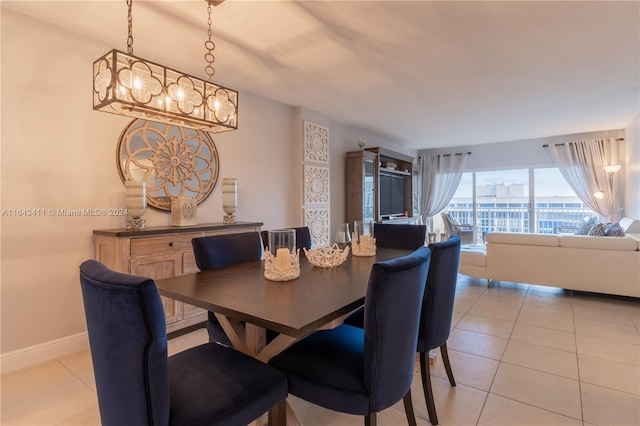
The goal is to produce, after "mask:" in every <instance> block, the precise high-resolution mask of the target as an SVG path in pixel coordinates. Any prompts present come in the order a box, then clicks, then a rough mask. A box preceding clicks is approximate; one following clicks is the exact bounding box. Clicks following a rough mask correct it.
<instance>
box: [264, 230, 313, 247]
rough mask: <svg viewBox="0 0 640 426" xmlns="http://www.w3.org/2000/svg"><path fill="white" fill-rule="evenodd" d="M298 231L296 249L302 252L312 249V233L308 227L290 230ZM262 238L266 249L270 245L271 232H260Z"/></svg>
mask: <svg viewBox="0 0 640 426" xmlns="http://www.w3.org/2000/svg"><path fill="white" fill-rule="evenodd" d="M289 229H293V230H295V231H296V248H297V249H300V250H302V248H303V247H304V248H306V249H307V250H309V249H310V248H311V231H309V227H308V226H300V227H297V228H289ZM260 237H261V238H262V244H263V246H264V248H267V246H268V245H269V231H268V230H267V231H260Z"/></svg>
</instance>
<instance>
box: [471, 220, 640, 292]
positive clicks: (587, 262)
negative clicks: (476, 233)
mask: <svg viewBox="0 0 640 426" xmlns="http://www.w3.org/2000/svg"><path fill="white" fill-rule="evenodd" d="M620 225H621V227H622V228H623V230H625V234H626V235H625V236H624V237H595V236H586V235H573V234H558V235H548V234H521V233H501V232H495V233H489V234H487V237H486V241H487V243H486V245H485V246H484V247H464V248H463V251H462V254H461V257H460V268H459V271H460V273H462V274H465V275H469V276H473V277H479V278H486V279H488V280H498V281H500V280H502V281H513V282H520V283H527V284H537V285H545V286H552V287H561V288H565V289H571V290H581V291H588V292H595V293H605V294H614V295H620V296H632V297H640V221H638V220H633V219H628V218H625V219H623V220H622V221H620Z"/></svg>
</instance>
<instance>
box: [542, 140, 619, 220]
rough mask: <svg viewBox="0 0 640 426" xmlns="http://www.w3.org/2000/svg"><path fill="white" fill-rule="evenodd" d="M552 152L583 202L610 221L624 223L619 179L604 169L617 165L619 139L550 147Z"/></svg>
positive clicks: (563, 174)
mask: <svg viewBox="0 0 640 426" xmlns="http://www.w3.org/2000/svg"><path fill="white" fill-rule="evenodd" d="M549 150H550V152H551V156H552V157H553V159H554V161H555V162H556V164H557V165H558V168H559V169H560V173H562V176H564V178H565V179H566V180H567V182H568V183H569V186H571V188H572V189H573V190H574V191H575V193H576V195H578V197H579V198H580V199H581V200H582V202H583V203H585V204H586V205H587V206H589V208H590V209H591V210H593V211H595V212H597V213H598V214H599V215H600V216H602V217H604V218H605V220H606V221H608V222H617V221H618V220H620V211H621V210H622V209H620V208H619V207H618V206H619V203H618V200H617V197H616V195H615V191H614V177H615V176H614V175H613V174H610V173H607V172H605V170H604V166H607V165H610V164H614V163H615V160H616V155H615V154H616V153H617V145H616V141H615V140H609V139H607V140H604V139H591V140H585V141H574V142H570V143H565V144H557V145H550V146H549ZM611 161H613V162H611ZM596 194H598V195H599V196H596Z"/></svg>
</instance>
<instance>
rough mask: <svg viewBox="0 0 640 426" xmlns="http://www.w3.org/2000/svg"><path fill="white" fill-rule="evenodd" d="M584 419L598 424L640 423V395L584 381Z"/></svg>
mask: <svg viewBox="0 0 640 426" xmlns="http://www.w3.org/2000/svg"><path fill="white" fill-rule="evenodd" d="M580 388H581V393H582V410H583V412H584V421H585V422H589V423H593V424H596V425H611V426H631V425H639V424H640V397H639V396H637V395H632V394H628V393H626V392H620V391H616V390H612V389H607V388H603V387H601V386H595V385H591V384H589V383H582V385H581V386H580Z"/></svg>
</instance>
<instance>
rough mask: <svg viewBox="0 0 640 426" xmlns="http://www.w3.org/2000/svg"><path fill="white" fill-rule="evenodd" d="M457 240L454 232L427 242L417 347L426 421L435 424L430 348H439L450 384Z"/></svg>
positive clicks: (457, 258) (452, 381) (456, 273)
mask: <svg viewBox="0 0 640 426" xmlns="http://www.w3.org/2000/svg"><path fill="white" fill-rule="evenodd" d="M460 244H461V243H460V237H459V236H458V235H454V236H452V237H450V238H449V239H448V240H446V241H443V242H441V243H433V244H429V249H430V250H431V265H430V266H429V276H428V278H427V286H426V288H425V293H424V299H423V301H422V314H421V315H420V331H419V333H418V346H417V351H418V352H419V358H420V371H421V376H422V388H423V391H424V397H425V401H426V403H427V412H428V414H429V421H430V422H431V424H432V425H437V424H438V415H437V413H436V406H435V403H434V401H433V390H432V388H431V376H430V371H429V351H430V350H432V349H435V348H438V347H439V348H440V354H441V355H442V363H443V365H444V368H445V370H446V372H447V376H448V377H449V383H450V384H451V386H455V385H456V381H455V379H454V378H453V372H452V371H451V364H450V362H449V354H448V352H447V339H448V338H449V331H450V329H451V318H452V316H453V303H454V301H455V294H456V282H457V280H458V264H459V262H460Z"/></svg>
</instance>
